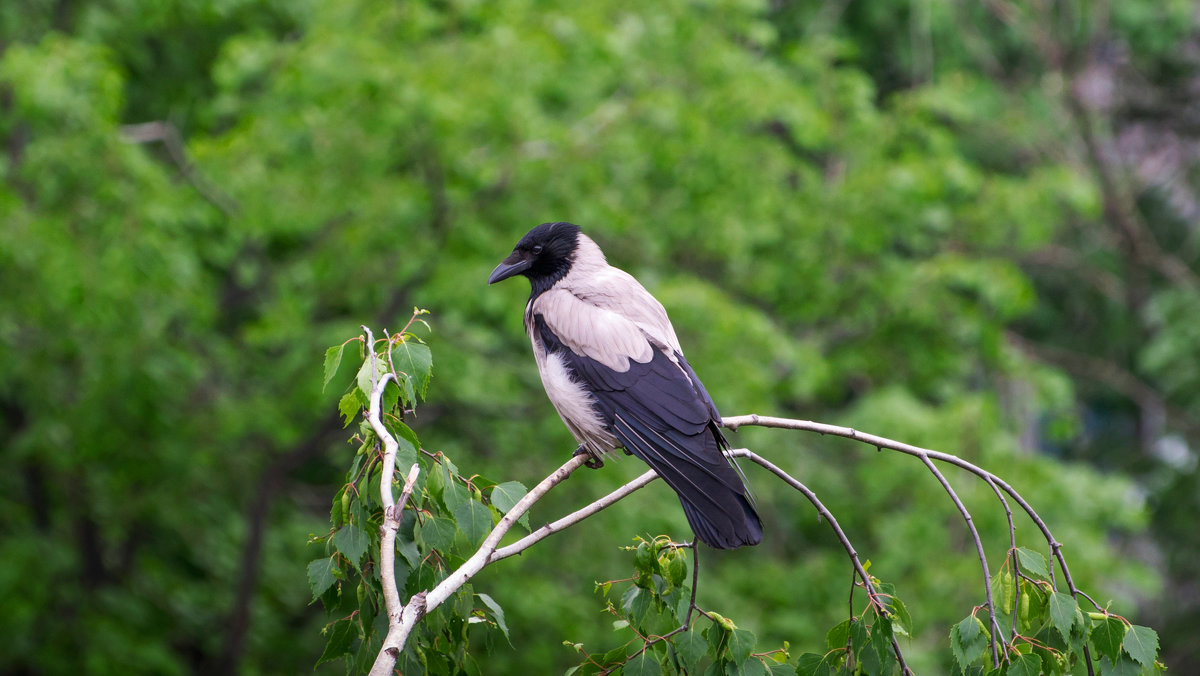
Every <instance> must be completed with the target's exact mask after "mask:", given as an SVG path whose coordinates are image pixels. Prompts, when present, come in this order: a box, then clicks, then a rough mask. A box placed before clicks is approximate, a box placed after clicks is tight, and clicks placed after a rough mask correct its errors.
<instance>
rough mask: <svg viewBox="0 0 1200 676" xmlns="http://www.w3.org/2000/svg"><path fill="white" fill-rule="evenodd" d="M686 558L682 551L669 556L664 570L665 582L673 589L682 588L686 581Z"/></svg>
mask: <svg viewBox="0 0 1200 676" xmlns="http://www.w3.org/2000/svg"><path fill="white" fill-rule="evenodd" d="M687 570H688V565H687V557H686V556H685V555H684V553H683V552H682V551H677V552H675V553H674V554H672V555H671V558H670V559H669V560H668V561H667V566H666V570H665V571H664V572H665V573H666V576H667V580H668V581H669V582H670V583H671V584H672V585H673V586H675V587H682V586H683V583H684V582H685V581H687Z"/></svg>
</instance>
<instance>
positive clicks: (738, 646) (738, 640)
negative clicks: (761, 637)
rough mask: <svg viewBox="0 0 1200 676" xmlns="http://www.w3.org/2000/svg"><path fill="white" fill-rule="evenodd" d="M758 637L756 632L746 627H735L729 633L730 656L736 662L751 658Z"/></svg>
mask: <svg viewBox="0 0 1200 676" xmlns="http://www.w3.org/2000/svg"><path fill="white" fill-rule="evenodd" d="M756 642H758V639H757V638H756V637H755V636H754V632H752V631H749V630H746V629H734V630H733V631H732V632H731V633H730V635H729V657H730V659H732V660H733V661H734V662H739V663H740V662H744V661H746V660H747V659H749V658H750V653H751V652H753V650H754V644H755V643H756Z"/></svg>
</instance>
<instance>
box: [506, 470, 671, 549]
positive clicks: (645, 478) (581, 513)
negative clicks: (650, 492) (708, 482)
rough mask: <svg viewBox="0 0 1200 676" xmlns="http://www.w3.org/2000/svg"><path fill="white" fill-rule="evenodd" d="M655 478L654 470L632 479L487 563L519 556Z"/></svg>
mask: <svg viewBox="0 0 1200 676" xmlns="http://www.w3.org/2000/svg"><path fill="white" fill-rule="evenodd" d="M657 478H658V474H657V473H655V471H654V470H649V471H647V472H646V473H644V474H642V475H641V476H639V477H638V478H636V479H634V480H633V481H630V482H629V483H627V484H625V485H624V486H621V487H620V488H618V489H616V490H615V491H613V492H611V493H609V494H608V495H606V496H604V497H602V498H600V499H598V500H596V501H595V502H593V503H592V504H590V505H587V506H586V507H582V508H580V509H577V510H575V511H574V512H571V513H570V514H568V515H566V516H564V517H562V518H561V519H558V520H557V521H554V522H553V523H548V524H546V525H544V526H542V527H541V528H538V529H537V530H535V531H533V532H532V533H530V534H529V535H526V536H525V537H523V538H521V539H520V540H517V541H516V542H514V543H512V544H511V545H508V546H505V547H501V548H499V549H497V550H496V552H495V553H494V554H492V556H491V558H490V559H489V563H494V562H496V561H499V560H500V559H507V558H508V557H510V556H512V555H514V554H520V553H521V552H523V551H525V550H526V549H529V548H530V547H531V546H533V545H535V544H537V543H538V542H540V541H541V540H544V539H546V538H547V537H549V536H551V535H553V534H555V533H557V532H559V531H561V530H565V529H567V528H569V527H571V526H574V525H575V524H577V523H579V522H580V521H583V520H584V519H586V518H588V517H589V516H591V515H593V514H595V513H596V512H599V511H600V510H602V509H604V508H606V507H608V506H609V505H611V504H613V503H615V502H617V501H618V500H621V499H623V498H624V497H625V496H627V495H629V494H630V493H632V492H634V491H636V490H638V489H639V488H642V487H643V486H645V485H646V484H649V483H650V482H651V481H654V480H655V479H657Z"/></svg>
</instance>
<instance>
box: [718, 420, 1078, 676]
mask: <svg viewBox="0 0 1200 676" xmlns="http://www.w3.org/2000/svg"><path fill="white" fill-rule="evenodd" d="M722 424H723V425H724V426H725V427H727V428H729V429H731V430H736V429H737V428H739V427H742V426H745V425H753V426H759V427H776V428H781V429H791V430H803V431H807V432H816V433H817V434H822V435H826V434H827V435H830V436H836V437H844V438H846V439H853V440H854V441H858V442H861V443H864V444H867V445H868V446H874V447H875V448H886V449H888V450H892V451H898V452H900V453H904V454H907V455H912V456H915V457H918V458H930V459H933V460H937V461H939V462H945V463H948V464H951V465H955V466H956V467H960V468H962V469H965V470H967V471H968V472H971V473H972V474H974V475H975V476H978V477H980V478H982V479H984V480H985V481H991V482H994V484H995V485H996V486H999V487H1000V489H1001V490H1002V491H1004V492H1005V493H1006V494H1008V496H1009V497H1010V498H1012V499H1013V500H1015V501H1016V503H1017V504H1018V505H1020V507H1021V509H1022V510H1023V511H1024V512H1025V514H1026V515H1027V516H1028V517H1029V519H1030V520H1031V521H1033V523H1034V525H1036V526H1037V527H1038V530H1040V531H1041V533H1042V537H1044V538H1046V542H1047V543H1048V544H1049V545H1050V551H1051V553H1052V554H1053V557H1054V560H1055V561H1057V562H1058V566H1059V568H1060V569H1061V570H1062V572H1063V581H1064V582H1066V585H1067V590H1068V591H1069V592H1070V593H1071V596H1079V595H1082V596H1084V597H1085V598H1087V595H1086V594H1083V592H1081V591H1079V588H1078V587H1076V586H1075V581H1074V580H1073V579H1072V578H1071V571H1070V569H1069V568H1067V560H1066V558H1065V557H1063V555H1062V543H1060V542H1058V541H1057V540H1055V539H1054V534H1053V533H1051V532H1050V528H1049V527H1048V526H1046V522H1045V521H1043V520H1042V517H1041V516H1040V515H1038V513H1037V512H1036V511H1034V509H1033V507H1032V506H1030V504H1029V503H1028V502H1026V501H1025V498H1023V497H1021V494H1020V493H1018V492H1017V491H1016V489H1015V488H1013V487H1012V486H1010V485H1008V483H1007V482H1006V481H1004V480H1003V479H1001V478H1000V477H998V476H996V475H995V474H992V473H991V472H989V471H987V470H985V469H983V468H982V467H979V466H977V465H975V464H973V463H970V462H968V461H966V460H963V459H962V458H960V457H958V456H956V455H950V454H949V453H942V452H940V451H934V450H930V449H928V448H921V447H920V446H913V445H912V444H906V443H903V442H900V441H895V440H894V439H888V438H887V437H881V436H878V435H876V434H867V433H866V432H859V431H858V430H856V429H853V428H851V427H840V426H838V425H828V424H825V423H818V422H813V421H811V420H796V419H794V418H776V417H771V416H761V415H757V414H750V415H741V416H733V417H730V418H723V419H722ZM1084 648H1085V650H1086V648H1087V646H1084ZM1089 666H1090V665H1089Z"/></svg>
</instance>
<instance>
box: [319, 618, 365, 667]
mask: <svg viewBox="0 0 1200 676" xmlns="http://www.w3.org/2000/svg"><path fill="white" fill-rule="evenodd" d="M356 635H357V631H356V630H355V627H354V623H353V622H351V621H350V620H338V621H337V622H334V623H333V628H332V629H331V630H330V631H329V641H328V642H327V643H326V644H325V651H324V652H322V653H321V659H319V660H317V666H321V664H323V663H325V662H328V661H330V660H336V659H337V658H339V657H341V656H342V655H345V654H346V653H348V652H350V644H351V643H352V642H353V641H354V638H355V636H356Z"/></svg>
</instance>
